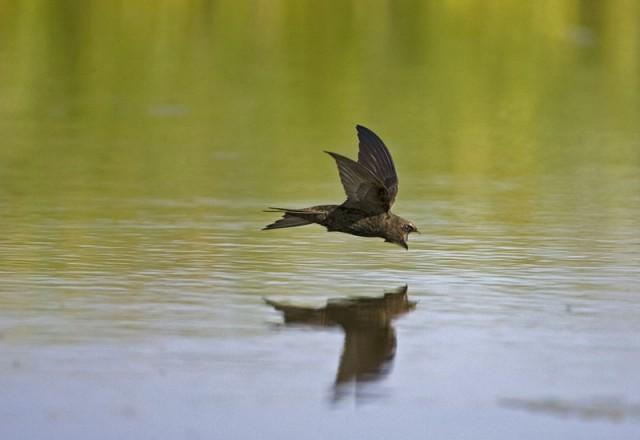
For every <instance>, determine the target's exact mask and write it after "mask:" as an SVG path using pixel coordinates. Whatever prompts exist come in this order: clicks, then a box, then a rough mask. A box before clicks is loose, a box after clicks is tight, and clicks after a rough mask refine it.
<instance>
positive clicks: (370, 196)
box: [326, 151, 390, 213]
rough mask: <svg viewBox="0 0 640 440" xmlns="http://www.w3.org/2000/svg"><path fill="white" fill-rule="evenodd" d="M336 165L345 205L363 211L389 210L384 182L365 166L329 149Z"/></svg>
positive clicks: (377, 211) (328, 152)
mask: <svg viewBox="0 0 640 440" xmlns="http://www.w3.org/2000/svg"><path fill="white" fill-rule="evenodd" d="M326 153H327V154H329V155H331V157H333V158H334V159H335V161H336V164H337V165H338V172H339V174H340V180H341V181H342V186H343V187H344V191H345V193H346V194H347V201H346V202H345V204H346V206H349V207H352V208H358V209H361V210H363V211H365V212H370V213H379V212H385V211H388V210H389V207H390V203H389V195H388V192H387V189H386V188H385V186H384V184H383V183H382V182H381V181H380V180H379V179H378V178H377V177H376V176H375V175H374V174H373V173H372V172H371V171H370V170H369V169H368V168H366V167H365V166H363V165H361V164H360V163H358V162H356V161H354V160H351V159H349V158H348V157H344V156H342V155H340V154H337V153H332V152H330V151H327V152H326Z"/></svg>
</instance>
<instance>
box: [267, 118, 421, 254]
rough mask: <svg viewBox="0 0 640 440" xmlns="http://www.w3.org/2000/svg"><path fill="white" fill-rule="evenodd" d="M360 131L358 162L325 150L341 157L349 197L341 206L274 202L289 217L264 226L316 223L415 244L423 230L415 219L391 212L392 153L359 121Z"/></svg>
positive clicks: (339, 162)
mask: <svg viewBox="0 0 640 440" xmlns="http://www.w3.org/2000/svg"><path fill="white" fill-rule="evenodd" d="M356 131H357V133H358V141H359V151H358V161H357V162H356V161H354V160H352V159H349V158H348V157H345V156H342V155H340V154H338V153H333V152H331V151H325V153H327V154H329V155H330V156H331V157H333V159H335V161H336V165H337V166H338V174H339V175H340V181H341V182H342V186H343V187H344V191H345V193H346V196H347V199H346V200H345V201H344V202H343V203H342V204H340V205H317V206H311V207H309V208H302V209H289V208H274V207H270V208H269V209H267V210H266V211H265V212H278V213H282V214H283V216H282V218H281V219H279V220H277V221H275V222H273V223H271V224H269V225H267V226H265V227H264V228H263V230H271V229H281V228H292V227H296V226H304V225H309V224H314V223H315V224H319V225H321V226H324V227H325V228H326V229H327V231H329V232H343V233H346V234H351V235H356V236H359V237H379V238H382V239H384V241H385V242H387V243H394V244H397V245H399V246H401V247H403V248H404V249H407V250H408V249H409V245H408V244H407V242H408V240H409V234H411V233H412V232H417V233H419V231H418V228H417V227H416V225H415V224H414V223H413V222H412V221H409V220H406V219H404V218H402V217H400V216H398V215H396V214H394V213H392V212H391V211H390V209H391V206H392V205H393V202H394V201H395V199H396V195H397V194H398V175H397V173H396V168H395V166H394V164H393V159H391V153H389V150H388V149H387V147H386V146H385V144H384V142H382V139H380V138H379V137H378V135H376V134H375V133H374V132H373V131H371V130H369V129H368V128H366V127H363V126H362V125H356Z"/></svg>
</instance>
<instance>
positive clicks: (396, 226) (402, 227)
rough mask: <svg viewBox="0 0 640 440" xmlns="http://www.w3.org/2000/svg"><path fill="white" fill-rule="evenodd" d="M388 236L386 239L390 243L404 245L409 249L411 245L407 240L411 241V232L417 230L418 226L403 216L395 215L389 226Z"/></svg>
mask: <svg viewBox="0 0 640 440" xmlns="http://www.w3.org/2000/svg"><path fill="white" fill-rule="evenodd" d="M386 232H387V236H386V238H385V241H387V242H390V243H395V244H397V245H398V246H402V247H403V248H405V249H407V250H408V249H409V245H408V244H407V242H408V241H409V234H411V233H412V232H417V233H418V234H419V233H420V231H418V228H416V225H415V224H413V222H412V221H409V220H405V219H403V218H402V217H398V216H397V215H393V217H392V218H391V221H390V224H389V227H388V228H387V231H386Z"/></svg>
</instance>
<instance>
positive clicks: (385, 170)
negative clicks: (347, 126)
mask: <svg viewBox="0 0 640 440" xmlns="http://www.w3.org/2000/svg"><path fill="white" fill-rule="evenodd" d="M356 130H358V140H359V141H360V151H359V152H358V163H359V164H360V165H362V166H364V167H365V168H367V169H368V170H369V171H371V173H372V174H373V175H374V176H376V177H377V179H378V180H379V181H380V182H382V184H383V185H384V187H385V189H386V193H387V194H386V196H387V198H388V203H389V207H391V205H393V202H394V200H395V199H396V194H398V175H397V174H396V168H395V166H394V165H393V159H391V153H389V150H388V149H387V147H386V146H385V145H384V142H382V139H380V138H379V137H378V135H376V134H375V133H374V132H373V131H371V130H369V129H368V128H367V127H363V126H362V125H357V126H356Z"/></svg>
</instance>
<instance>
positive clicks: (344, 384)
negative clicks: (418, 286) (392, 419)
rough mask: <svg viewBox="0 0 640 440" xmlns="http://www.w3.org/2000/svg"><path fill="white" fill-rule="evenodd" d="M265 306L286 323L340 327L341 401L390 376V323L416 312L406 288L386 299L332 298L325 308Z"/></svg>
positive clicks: (336, 389)
mask: <svg viewBox="0 0 640 440" xmlns="http://www.w3.org/2000/svg"><path fill="white" fill-rule="evenodd" d="M265 301H266V303H267V304H269V305H271V306H273V308H275V309H276V310H278V311H280V312H283V313H284V322H285V323H286V324H307V325H315V326H323V327H330V326H340V327H342V328H343V330H344V332H345V338H344V347H343V350H342V356H341V358H340V365H339V367H338V372H337V374H336V381H335V387H334V392H335V394H334V399H335V400H339V399H341V398H342V397H344V396H345V395H346V393H347V391H348V385H350V384H351V383H353V384H354V385H355V393H356V398H359V397H362V396H363V394H361V391H362V389H361V388H360V387H359V385H361V384H364V383H367V382H374V381H377V380H380V379H382V378H383V377H384V376H386V375H387V374H388V372H389V371H390V367H391V362H392V361H393V358H394V356H395V349H396V332H395V329H394V328H393V326H392V325H391V322H392V320H393V319H395V318H397V317H398V316H400V315H403V314H405V313H407V312H410V311H411V310H413V309H414V308H415V306H416V303H415V302H413V301H409V298H408V295H407V286H406V285H405V286H402V287H400V288H398V289H395V290H394V291H391V292H387V293H385V294H384V296H383V297H378V298H369V297H357V298H336V299H330V300H329V301H328V302H327V305H326V306H325V307H322V308H313V307H300V306H293V305H286V304H281V303H278V302H275V301H271V300H268V299H265Z"/></svg>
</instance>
